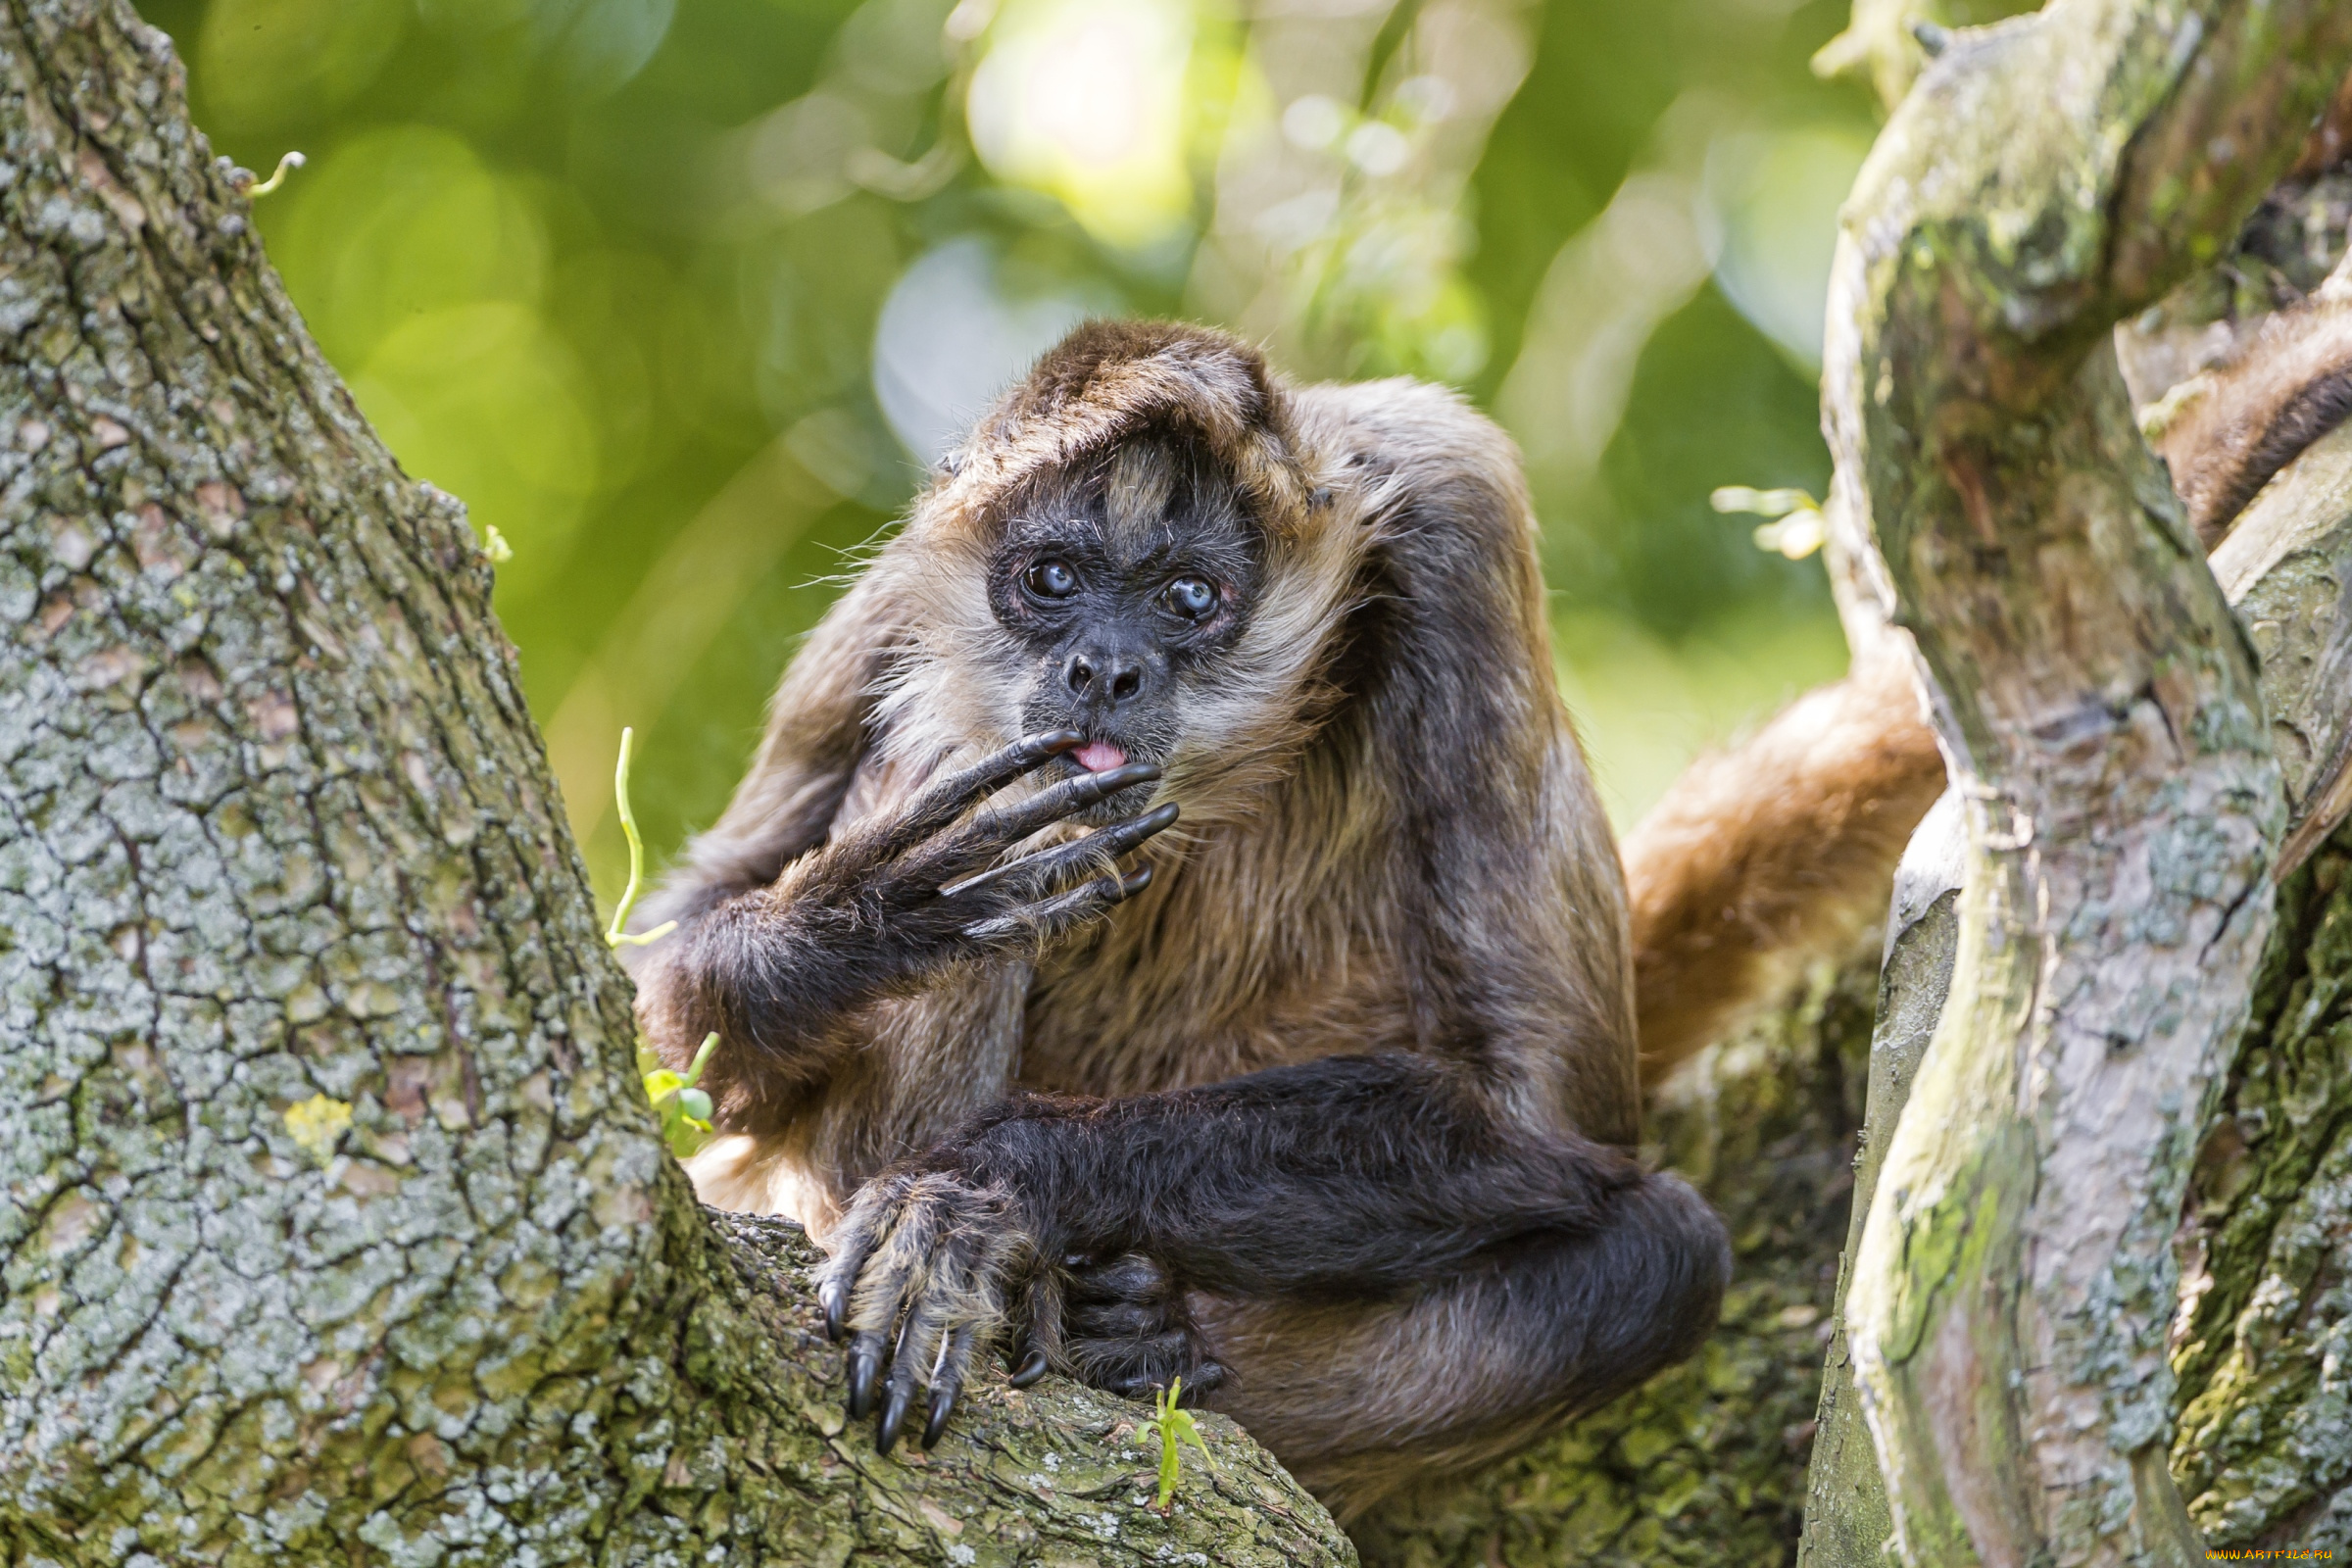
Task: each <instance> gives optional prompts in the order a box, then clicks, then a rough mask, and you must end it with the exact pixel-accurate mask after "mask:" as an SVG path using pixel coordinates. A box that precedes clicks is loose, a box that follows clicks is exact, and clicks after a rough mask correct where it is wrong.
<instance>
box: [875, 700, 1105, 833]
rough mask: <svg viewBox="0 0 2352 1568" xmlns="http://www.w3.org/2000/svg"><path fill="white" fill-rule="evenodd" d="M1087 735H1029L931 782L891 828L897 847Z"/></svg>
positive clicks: (937, 826) (1049, 732)
mask: <svg viewBox="0 0 2352 1568" xmlns="http://www.w3.org/2000/svg"><path fill="white" fill-rule="evenodd" d="M1085 739H1086V737H1085V736H1083V735H1081V734H1079V733H1078V732H1077V731H1076V730H1074V729H1051V730H1047V731H1046V732H1045V733H1044V734H1042V735H1025V736H1023V737H1022V738H1021V739H1019V740H1017V741H1014V742H1013V743H1012V744H1011V745H1010V746H1007V747H1005V749H1004V750H1003V751H1001V752H999V753H997V754H996V755H995V756H993V757H988V758H983V759H982V760H979V761H977V762H975V763H973V764H972V765H971V766H970V767H967V768H964V769H962V770H961V771H959V772H955V773H951V774H949V775H948V776H947V777H946V778H943V779H941V780H939V781H938V782H936V783H934V784H930V785H928V786H926V787H925V788H924V789H923V791H922V793H920V794H919V795H917V796H915V798H914V802H913V804H912V805H910V806H908V807H907V809H906V810H905V811H904V812H902V813H901V814H900V816H899V818H898V820H897V821H895V822H893V823H892V824H891V826H890V837H889V843H890V847H891V848H892V849H894V850H895V849H904V848H906V847H907V846H908V845H911V844H917V843H920V842H921V841H922V840H924V839H927V838H929V837H930V836H931V835H932V834H934V833H936V832H938V831H939V830H940V829H941V828H943V827H946V826H947V825H948V824H949V823H950V822H953V821H955V820H956V818H957V817H958V816H961V815H962V814H963V813H964V811H965V810H966V809H969V808H970V807H971V806H972V805H973V804H974V803H975V802H977V801H978V800H979V799H980V798H981V797H982V796H985V795H990V794H994V793H995V792H996V791H998V790H1000V789H1003V788H1004V787H1005V785H1007V784H1009V783H1011V782H1012V781H1013V780H1014V779H1016V778H1019V777H1020V776H1021V775H1022V774H1023V773H1026V772H1029V771H1030V770H1031V769H1033V768H1036V767H1039V766H1042V765H1043V764H1044V763H1046V762H1049V761H1051V760H1054V758H1056V757H1059V756H1060V755H1061V754H1062V753H1064V752H1066V751H1068V750H1069V749H1070V748H1071V747H1073V746H1076V745H1078V744H1080V743H1081V742H1082V741H1084V740H1085Z"/></svg>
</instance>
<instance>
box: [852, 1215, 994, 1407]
mask: <svg viewBox="0 0 2352 1568" xmlns="http://www.w3.org/2000/svg"><path fill="white" fill-rule="evenodd" d="M945 1252H946V1254H947V1255H943V1256H935V1257H934V1259H933V1267H932V1269H931V1271H930V1281H929V1283H928V1285H927V1287H926V1288H925V1289H924V1290H922V1291H920V1292H918V1293H917V1294H916V1296H915V1298H914V1300H913V1301H912V1303H911V1304H909V1305H908V1306H907V1326H906V1327H905V1328H903V1329H901V1330H900V1331H899V1344H898V1348H897V1349H895V1350H893V1351H892V1352H891V1357H890V1386H889V1392H888V1393H887V1394H885V1395H884V1397H883V1399H882V1425H881V1427H880V1428H879V1430H877V1432H876V1433H875V1435H874V1446H875V1447H876V1448H877V1449H878V1450H880V1451H881V1452H883V1453H888V1452H889V1451H890V1450H891V1448H892V1446H895V1445H896V1444H897V1443H898V1441H899V1432H900V1429H901V1428H902V1427H904V1426H905V1425H906V1422H907V1411H908V1410H910V1409H912V1408H913V1407H914V1396H915V1391H916V1390H918V1389H920V1388H921V1387H922V1386H923V1384H924V1382H925V1381H926V1378H925V1374H926V1373H928V1372H930V1370H931V1368H932V1365H933V1363H934V1362H935V1361H937V1360H938V1359H939V1357H940V1354H941V1350H942V1347H941V1344H940V1341H941V1339H942V1337H943V1335H944V1334H945V1332H946V1330H947V1326H948V1311H947V1306H948V1302H949V1301H950V1300H951V1299H956V1298H966V1299H968V1297H969V1296H970V1294H971V1289H972V1288H971V1284H970V1282H969V1281H968V1280H967V1279H966V1278H965V1276H966V1275H967V1274H968V1273H969V1264H968V1258H967V1257H966V1255H965V1253H964V1250H963V1249H962V1248H959V1247H956V1246H954V1245H953V1243H951V1245H950V1247H949V1248H948V1249H946V1250H945Z"/></svg>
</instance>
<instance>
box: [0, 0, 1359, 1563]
mask: <svg viewBox="0 0 2352 1568" xmlns="http://www.w3.org/2000/svg"><path fill="white" fill-rule="evenodd" d="M0 210H4V212H5V223H4V224H0V334H5V335H4V336H0V633H4V635H0V1192H4V1193H5V1203H4V1204H0V1477H5V1481H4V1482H0V1560H5V1561H7V1562H9V1563H34V1562H43V1563H47V1562H71V1563H85V1562H88V1563H96V1562H126V1561H132V1560H138V1561H155V1560H159V1559H160V1560H164V1561H170V1562H195V1561H219V1562H240V1563H241V1562H251V1563H262V1562H273V1563H275V1562H287V1561H323V1560H328V1559H330V1558H331V1559H332V1560H335V1561H345V1560H348V1561H351V1562H354V1563H368V1562H386V1563H418V1564H432V1563H453V1564H454V1563H483V1564H493V1563H495V1564H506V1563H514V1562H524V1561H529V1562H540V1563H567V1562H586V1561H590V1560H595V1561H608V1562H628V1563H680V1564H683V1563H686V1562H689V1561H693V1562H709V1561H727V1562H744V1563H751V1562H783V1563H794V1564H800V1563H840V1562H843V1561H845V1560H848V1559H849V1558H850V1557H851V1556H853V1555H855V1556H856V1558H857V1560H858V1561H859V1562H861V1563H865V1562H872V1563H887V1562H910V1563H911V1562H925V1563H933V1562H937V1563H950V1562H952V1563H988V1562H1006V1563H1008V1562H1015V1561H1020V1562H1032V1561H1035V1562H1054V1561H1061V1562H1073V1563H1075V1562H1103V1563H1131V1562H1132V1563H1143V1562H1158V1561H1164V1560H1191V1561H1214V1562H1222V1563H1263V1564H1268V1565H1273V1564H1278V1563H1298V1562H1308V1563H1319V1562H1345V1561H1348V1560H1350V1559H1351V1558H1352V1551H1351V1549H1350V1547H1349V1545H1348V1543H1347V1541H1346V1540H1345V1539H1344V1538H1343V1537H1342V1536H1341V1535H1340V1534H1339V1532H1338V1531H1337V1530H1336V1529H1335V1528H1334V1527H1333V1525H1332V1523H1331V1520H1330V1519H1329V1517H1328V1516H1327V1515H1326V1514H1325V1513H1324V1512H1323V1510H1322V1509H1321V1508H1320V1507H1319V1506H1317V1505H1316V1504H1315V1503H1314V1502H1313V1501H1312V1500H1311V1499H1310V1498H1308V1497H1307V1496H1306V1495H1304V1494H1303V1493H1301V1492H1300V1491H1299V1488H1298V1487H1297V1486H1296V1485H1295V1484H1294V1483H1292V1482H1291V1481H1290V1479H1289V1478H1288V1477H1287V1476H1286V1475H1284V1474H1283V1473H1282V1472H1281V1471H1280V1470H1279V1469H1278V1468H1277V1467H1276V1466H1274V1465H1273V1464H1272V1462H1271V1461H1270V1460H1269V1459H1267V1458H1266V1456H1265V1455H1264V1454H1263V1453H1262V1452H1260V1451H1259V1450H1257V1449H1256V1448H1255V1447H1254V1446H1251V1445H1250V1443H1249V1442H1248V1440H1247V1439H1246V1438H1245V1437H1244V1436H1243V1435H1241V1434H1240V1433H1239V1431H1238V1430H1237V1429H1235V1428H1234V1427H1232V1426H1231V1425H1230V1423H1226V1422H1223V1421H1221V1420H1217V1419H1213V1418H1211V1419H1208V1420H1206V1421H1205V1422H1204V1425H1205V1426H1206V1428H1207V1430H1208V1433H1209V1442H1210V1444H1211V1446H1213V1447H1214V1448H1215V1449H1216V1450H1217V1452H1218V1456H1219V1459H1220V1461H1221V1463H1222V1466H1223V1468H1222V1471H1221V1473H1211V1472H1209V1471H1208V1470H1206V1469H1205V1468H1200V1467H1188V1469H1187V1471H1186V1474H1185V1478H1184V1482H1183V1485H1182V1488H1181V1489H1180V1491H1179V1493H1178V1495H1177V1498H1176V1502H1175V1505H1174V1507H1173V1508H1172V1510H1171V1511H1170V1512H1169V1513H1168V1514H1167V1515H1165V1516H1162V1515H1161V1514H1159V1513H1156V1512H1154V1511H1152V1509H1151V1508H1150V1507H1149V1506H1147V1504H1148V1503H1149V1502H1150V1500H1151V1496H1150V1494H1151V1485H1150V1483H1151V1479H1152V1473H1153V1470H1154V1468H1155V1465H1154V1460H1155V1457H1156V1455H1155V1454H1151V1453H1146V1452H1144V1451H1143V1450H1142V1449H1141V1448H1140V1447H1139V1446H1137V1444H1136V1443H1135V1442H1134V1439H1133V1428H1134V1426H1135V1424H1136V1421H1137V1412H1136V1409H1135V1407H1134V1406H1131V1405H1128V1404H1125V1403H1122V1402H1120V1401H1117V1400H1115V1399H1111V1398H1109V1397H1103V1396H1100V1395H1096V1394H1092V1393H1089V1392H1087V1391H1084V1390H1079V1389H1075V1388H1072V1387H1069V1386H1066V1385H1063V1386H1055V1387H1052V1388H1048V1389H1041V1390H1038V1391H1033V1392H1032V1393H1030V1394H1026V1395H1023V1394H1017V1393H1013V1392H1011V1391H1010V1390H1007V1389H1006V1388H1005V1387H1004V1386H1003V1384H1002V1383H999V1382H994V1381H990V1380H984V1382H985V1386H984V1387H982V1388H981V1389H979V1390H977V1391H976V1392H975V1393H974V1395H973V1396H972V1397H971V1401H970V1405H969V1408H968V1410H967V1411H966V1412H964V1413H961V1414H959V1415H958V1417H957V1420H956V1427H955V1429H954V1432H953V1434H952V1435H951V1436H950V1437H949V1438H948V1439H947V1440H946V1441H945V1442H944V1443H943V1444H942V1446H941V1447H940V1448H939V1450H938V1451H937V1452H936V1453H933V1454H931V1455H929V1456H928V1457H927V1458H926V1457H922V1456H915V1455H909V1456H905V1457H902V1458H896V1459H888V1460H885V1459H881V1458H878V1457H877V1456H876V1455H875V1453H874V1451H873V1446H872V1442H871V1438H870V1434H869V1433H868V1432H867V1431H866V1430H864V1429H863V1428H862V1427H860V1428H858V1429H848V1428H846V1427H845V1423H844V1421H843V1417H842V1399H841V1393H842V1388H841V1379H840V1372H839V1368H838V1365H837V1363H838V1359H839V1357H838V1355H837V1353H836V1352H835V1351H834V1350H833V1349H832V1348H830V1347H828V1346H826V1345H825V1344H824V1343H823V1341H822V1338H821V1336H820V1335H817V1334H815V1333H813V1332H812V1322H811V1317H810V1314H809V1309H808V1306H807V1291H806V1289H805V1276H806V1271H807V1268H808V1266H809V1262H810V1260H811V1253H810V1250H809V1248H808V1246H807V1244H806V1242H805V1241H804V1239H802V1238H801V1237H800V1236H799V1235H798V1233H797V1232H795V1231H794V1230H792V1229H791V1228H790V1227H788V1226H783V1225H780V1224H777V1223H774V1222H759V1221H749V1220H740V1219H737V1220H727V1219H722V1218H716V1217H713V1216H711V1215H708V1214H706V1213H705V1212H704V1211H702V1210H700V1209H699V1208H698V1207H697V1206H696V1204H695V1203H694V1201H693V1199H692V1196H691V1194H690V1192H689V1191H688V1188H687V1185H686V1183H685V1181H684V1179H683V1178H682V1176H681V1175H680V1174H679V1172H678V1170H677V1169H676V1167H675V1165H674V1163H673V1162H672V1161H671V1160H670V1159H669V1158H668V1157H667V1155H666V1153H665V1152H664V1150H663V1148H662V1144H661V1142H660V1141H659V1138H658V1136H657V1131H656V1128H655V1126H654V1123H653V1120H652V1117H651V1115H650V1113H649V1112H648V1110H647V1109H646V1107H645V1105H644V1103H643V1100H642V1095H641V1091H640V1089H639V1087H638V1083H637V1079H636V1075H635V1072H634V1069H633V1065H632V1042H633V1029H632V1024H631V1019H630V1009H629V992H628V986H627V982H626V981H625V979H623V977H622V976H621V974H620V972H619V970H618V969H617V968H616V967H615V966H614V965H613V962H612V961H611V959H610V957H609V956H608V955H607V953H606V951H605V948H604V945H603V942H602V940H601V937H600V934H599V930H598V923H597V920H596V916H595V909H594V907H593V904H592V902H591V900H590V897H589V893H588V889H587V883H586V880H585V878H584V876H583V875H582V873H581V869H580V866H579V862H578V858H577V856H576V854H575V852H574V849H573V846H572V843H571V840H570V837H569V835H568V833H567V831H566V830H565V827H564V814H563V812H562V810H561V809H560V805H559V802H558V800H557V795H556V788H555V784H554V781H553V779H552V777H551V776H550V774H549V772H548V769H547V766H546V762H545V759H544V757H543V755H542V752H541V748H540V743H539V738H538V735H537V732H536V730H535V729H534V727H533V726H532V723H531V720H530V717H529V715H528V713H527V712H526V711H525V710H524V707H523V703H522V698H521V695H520V691H519V688H518V686H517V683H516V681H515V666H514V656H513V651H512V649H511V648H510V647H509V646H508V644H507V642H506V640H505V638H504V636H503V635H502V634H501V633H500V631H499V629H498V627H497V623H496V621H495V620H494V618H493V617H492V615H491V613H490V609H489V589H490V572H489V568H488V566H487V564H485V563H484V561H483V559H482V557H481V555H480V553H479V551H478V550H477V548H476V546H475V543H474V541H473V538H472V536H471V534H470V532H469V530H468V529H467V527H466V522H465V519H464V515H463V513H462V512H461V510H460V509H459V508H458V507H457V506H456V505H455V504H454V503H452V502H450V501H449V500H448V499H447V498H446V497H442V496H439V495H437V494H435V493H434V492H433V491H431V490H430V489H429V488H427V487H425V486H423V485H419V484H417V483H414V482H412V481H411V480H409V479H408V478H406V477H405V476H404V475H402V474H401V472H400V471H399V469H398V468H397V467H396V466H394V464H393V462H392V461H391V459H390V457H389V456H388V455H387V454H386V453H385V451H384V449H383V447H382V446H381V444H380V443H378V442H377V440H376V439H375V437H374V436H373V434H372V433H371V432H370V431H369V430H368V427H367V425H366V424H365V422H364V421H362V419H361V418H360V417H359V416H358V414H357V413H356V411H355V410H354V408H353V406H352V404H351V402H350V399H349V398H348V397H347V396H346V395H345V393H344V391H343V389H342V387H341V385H340V384H339V382H338V381H337V380H336V378H335V376H334V374H333V373H332V371H331V370H329V369H328V368H327V367H326V365H325V363H324V362H323V361H322V360H321V359H320V358H319V354H318V352H317V350H316V349H315V348H314V347H313V346H312V344H311V342H310V340H309V338H308V336H307V335H306V334H305V332H304V331H303V328H302V325H301V322H300V320H299V319H298V317H297V316H296V314H295V312H294V310H293V308H292V307H291V306H290V305H289V304H288V302H287V300H286V298H285V295H284V293H283V292H282V290H281V289H280V288H279V286H278V284H277V280H276V278H275V277H274V275H273V274H272V273H271V272H270V270H269V267H268V265H267V264H266V262H265V261H264V259H263V256H262V253H261V248H260V245H259V243H258V242H257V240H256V239H255V237H254V235H253V233H252V230H251V227H250V224H249V222H248V220H247V216H246V215H247V207H246V203H245V200H244V198H243V196H242V195H241V194H239V185H238V182H237V180H236V178H235V177H234V176H232V174H231V172H229V171H228V170H227V169H225V168H224V167H221V166H218V165H215V164H213V163H212V162H211V160H210V159H209V157H208V155H207V149H206V147H205V144H204V142H203V139H202V138H201V137H200V136H198V135H197V134H196V132H195V131H194V130H193V129H192V128H191V127H190V125H189V124H188V122H187V119H186V114H185V108H184V103H183V98H182V93H181V85H180V73H179V69H178V66H177V65H176V63H175V62H174V61H173V60H172V54H171V51H170V47H169V45H168V44H167V43H166V41H165V39H164V38H163V36H162V35H161V34H160V33H157V32H155V31H153V30H151V29H149V28H147V27H146V26H144V25H141V24H139V23H138V22H137V20H136V19H135V18H134V17H133V16H132V15H131V13H130V11H129V8H128V6H127V5H126V4H123V3H122V0H8V3H7V4H6V5H5V7H0ZM142 1554H144V1555H142ZM1185 1554H1195V1555H1191V1556H1186V1555H1185Z"/></svg>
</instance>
